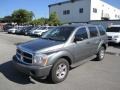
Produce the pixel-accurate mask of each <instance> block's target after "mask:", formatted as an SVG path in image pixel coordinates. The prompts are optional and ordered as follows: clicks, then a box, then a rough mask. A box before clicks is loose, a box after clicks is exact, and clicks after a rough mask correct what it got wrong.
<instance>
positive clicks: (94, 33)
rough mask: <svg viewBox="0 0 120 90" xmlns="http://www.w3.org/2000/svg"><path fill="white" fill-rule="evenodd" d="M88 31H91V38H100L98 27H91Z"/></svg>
mask: <svg viewBox="0 0 120 90" xmlns="http://www.w3.org/2000/svg"><path fill="white" fill-rule="evenodd" d="M88 29H89V31H90V37H91V38H93V37H97V36H98V31H97V28H96V27H89V28H88Z"/></svg>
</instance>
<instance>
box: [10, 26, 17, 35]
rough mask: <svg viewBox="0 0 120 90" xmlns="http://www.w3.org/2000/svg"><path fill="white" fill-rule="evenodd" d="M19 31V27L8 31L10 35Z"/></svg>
mask: <svg viewBox="0 0 120 90" xmlns="http://www.w3.org/2000/svg"><path fill="white" fill-rule="evenodd" d="M17 29H18V28H17V27H14V28H11V29H8V33H13V34H14V33H15V32H16V30H17Z"/></svg>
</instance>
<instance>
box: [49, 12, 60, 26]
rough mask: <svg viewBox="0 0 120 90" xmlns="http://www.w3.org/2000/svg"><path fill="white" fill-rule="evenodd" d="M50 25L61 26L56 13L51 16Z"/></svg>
mask: <svg viewBox="0 0 120 90" xmlns="http://www.w3.org/2000/svg"><path fill="white" fill-rule="evenodd" d="M49 25H51V26H57V25H60V21H59V19H58V16H57V14H56V12H53V13H51V14H50V17H49Z"/></svg>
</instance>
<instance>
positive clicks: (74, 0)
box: [48, 0, 80, 7]
mask: <svg viewBox="0 0 120 90" xmlns="http://www.w3.org/2000/svg"><path fill="white" fill-rule="evenodd" d="M76 1H80V0H69V1H63V2H59V3H55V4H50V5H48V7H51V6H55V5H61V4H66V3H74V2H76Z"/></svg>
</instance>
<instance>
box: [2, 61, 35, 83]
mask: <svg viewBox="0 0 120 90" xmlns="http://www.w3.org/2000/svg"><path fill="white" fill-rule="evenodd" d="M0 72H1V73H2V74H3V75H4V76H5V77H6V78H7V79H8V80H10V81H13V82H15V83H19V84H23V85H24V84H31V83H32V84H34V82H32V81H31V80H30V78H29V76H27V75H23V74H21V73H20V72H18V71H17V70H16V69H15V68H14V67H13V64H12V61H9V62H6V63H3V64H1V65H0Z"/></svg>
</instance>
